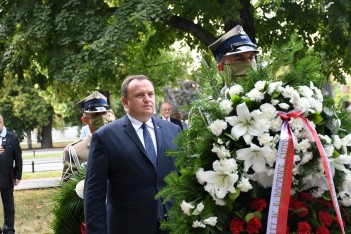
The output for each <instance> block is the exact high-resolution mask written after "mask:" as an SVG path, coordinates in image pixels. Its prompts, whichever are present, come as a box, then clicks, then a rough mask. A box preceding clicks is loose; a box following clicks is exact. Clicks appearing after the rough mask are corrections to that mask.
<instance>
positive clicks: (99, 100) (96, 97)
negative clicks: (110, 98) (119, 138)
mask: <svg viewBox="0 0 351 234" xmlns="http://www.w3.org/2000/svg"><path fill="white" fill-rule="evenodd" d="M76 105H77V106H78V107H79V108H80V109H81V110H82V114H83V116H82V117H81V120H82V122H83V123H85V124H87V125H88V126H89V132H88V134H87V135H86V136H85V138H83V139H79V140H78V141H76V142H73V143H71V144H69V145H68V146H66V148H65V149H64V165H63V172H62V179H63V180H67V179H68V178H69V177H70V176H71V175H72V174H73V173H74V172H75V171H77V170H78V169H80V168H81V167H82V166H81V164H82V163H85V162H86V161H87V159H88V154H89V145H90V141H91V135H92V134H93V133H94V132H95V131H96V130H97V129H99V128H100V127H101V126H103V125H105V124H107V123H109V122H112V121H114V120H115V115H114V113H113V111H112V110H111V109H110V107H109V105H108V104H107V98H106V97H105V96H104V95H102V94H101V93H99V92H97V91H95V92H93V93H92V94H90V95H89V96H88V97H86V98H84V99H83V100H81V101H80V102H78V103H77V104H76Z"/></svg>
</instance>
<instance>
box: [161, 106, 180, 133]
mask: <svg viewBox="0 0 351 234" xmlns="http://www.w3.org/2000/svg"><path fill="white" fill-rule="evenodd" d="M171 112H172V106H171V104H170V103H169V102H163V103H162V104H161V106H160V114H161V116H160V117H161V119H164V120H167V121H169V122H172V123H174V124H176V125H178V126H179V127H180V129H181V130H183V124H182V121H181V120H180V119H176V118H171Z"/></svg>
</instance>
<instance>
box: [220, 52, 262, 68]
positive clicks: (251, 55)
mask: <svg viewBox="0 0 351 234" xmlns="http://www.w3.org/2000/svg"><path fill="white" fill-rule="evenodd" d="M255 55H256V53H255V52H252V51H250V52H244V53H239V54H231V55H228V56H223V57H222V58H221V60H220V61H219V63H222V64H228V65H233V64H236V63H241V62H256V58H255Z"/></svg>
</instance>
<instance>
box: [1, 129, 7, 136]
mask: <svg viewBox="0 0 351 234" xmlns="http://www.w3.org/2000/svg"><path fill="white" fill-rule="evenodd" d="M6 133H7V130H6V127H5V126H3V127H2V131H1V133H0V136H1V137H3V138H4V137H5V136H6Z"/></svg>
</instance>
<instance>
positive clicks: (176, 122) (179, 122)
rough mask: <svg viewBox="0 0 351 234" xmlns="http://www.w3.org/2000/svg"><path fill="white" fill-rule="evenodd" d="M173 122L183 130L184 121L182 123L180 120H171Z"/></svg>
mask: <svg viewBox="0 0 351 234" xmlns="http://www.w3.org/2000/svg"><path fill="white" fill-rule="evenodd" d="M171 122H172V123H174V124H176V125H178V126H179V127H180V129H181V130H183V124H182V121H180V120H179V119H175V118H171Z"/></svg>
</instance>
